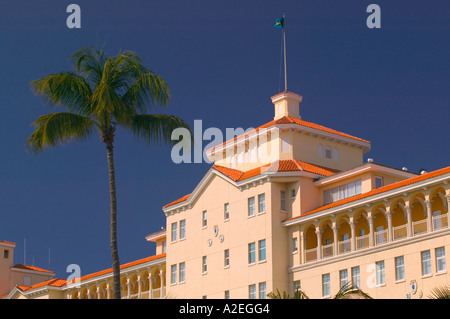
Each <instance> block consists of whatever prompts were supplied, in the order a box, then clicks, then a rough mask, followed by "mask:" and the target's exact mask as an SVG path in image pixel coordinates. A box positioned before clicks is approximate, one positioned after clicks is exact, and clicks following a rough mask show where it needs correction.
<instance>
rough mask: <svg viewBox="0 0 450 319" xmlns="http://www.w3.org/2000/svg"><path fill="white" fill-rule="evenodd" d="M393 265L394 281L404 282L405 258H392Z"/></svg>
mask: <svg viewBox="0 0 450 319" xmlns="http://www.w3.org/2000/svg"><path fill="white" fill-rule="evenodd" d="M394 263H395V281H404V280H405V258H404V257H403V256H398V257H395V258H394Z"/></svg>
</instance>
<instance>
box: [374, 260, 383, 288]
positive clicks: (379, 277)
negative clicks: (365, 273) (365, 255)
mask: <svg viewBox="0 0 450 319" xmlns="http://www.w3.org/2000/svg"><path fill="white" fill-rule="evenodd" d="M375 271H376V285H377V287H379V286H383V285H385V284H386V276H385V267H384V260H380V261H377V262H375Z"/></svg>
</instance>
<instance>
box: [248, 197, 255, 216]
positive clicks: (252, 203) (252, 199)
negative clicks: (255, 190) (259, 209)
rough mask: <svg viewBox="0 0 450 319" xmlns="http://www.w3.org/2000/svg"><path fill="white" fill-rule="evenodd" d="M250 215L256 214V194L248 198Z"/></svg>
mask: <svg viewBox="0 0 450 319" xmlns="http://www.w3.org/2000/svg"><path fill="white" fill-rule="evenodd" d="M247 208H248V217H252V216H255V196H253V197H249V198H248V199H247Z"/></svg>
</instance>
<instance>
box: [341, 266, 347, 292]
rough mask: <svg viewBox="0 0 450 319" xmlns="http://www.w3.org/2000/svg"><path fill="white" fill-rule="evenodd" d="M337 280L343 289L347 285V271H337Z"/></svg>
mask: <svg viewBox="0 0 450 319" xmlns="http://www.w3.org/2000/svg"><path fill="white" fill-rule="evenodd" d="M339 279H340V281H341V288H342V287H344V286H345V285H346V284H347V283H348V271H347V269H343V270H340V271H339Z"/></svg>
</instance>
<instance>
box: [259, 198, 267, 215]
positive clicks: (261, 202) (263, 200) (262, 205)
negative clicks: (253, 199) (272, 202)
mask: <svg viewBox="0 0 450 319" xmlns="http://www.w3.org/2000/svg"><path fill="white" fill-rule="evenodd" d="M265 211H266V194H260V195H258V213H264V212H265Z"/></svg>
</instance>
